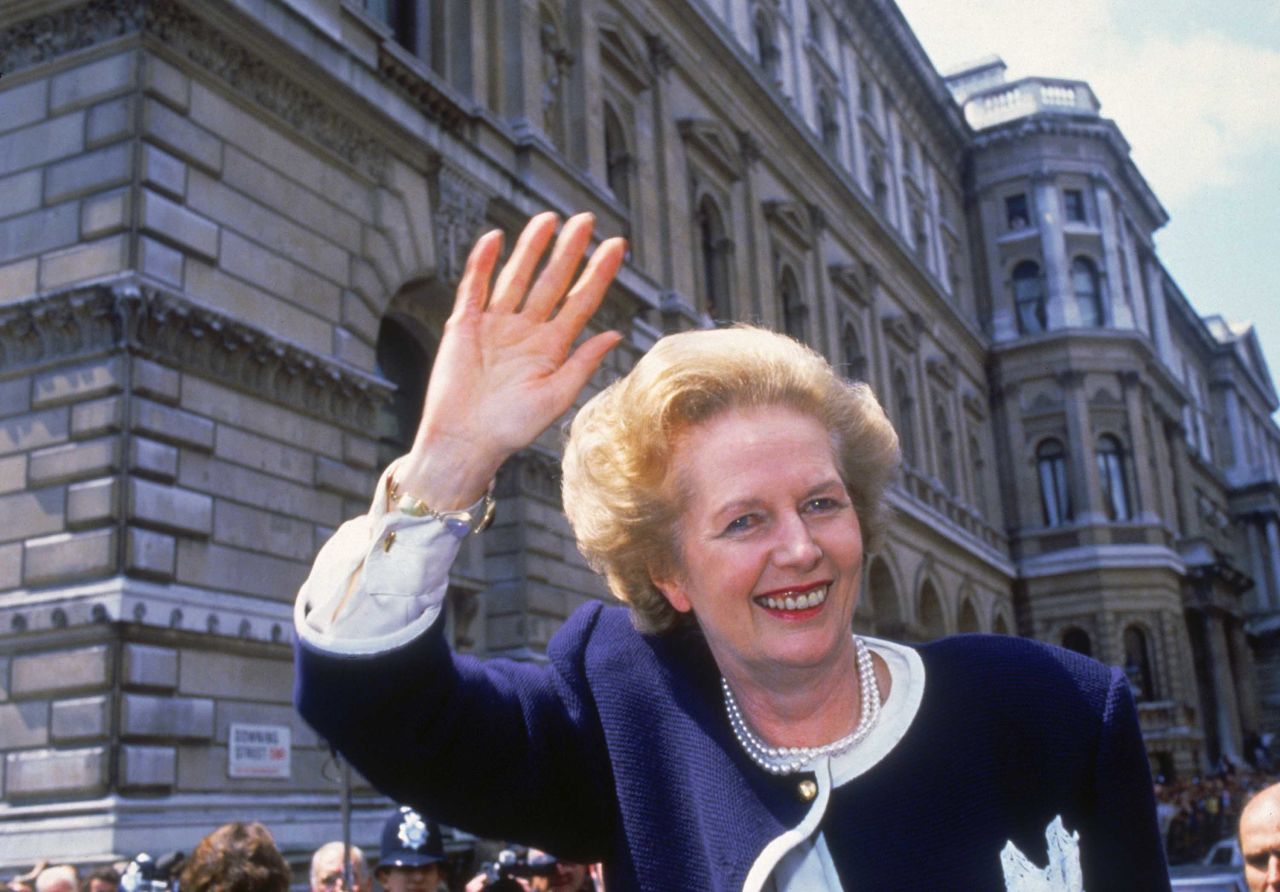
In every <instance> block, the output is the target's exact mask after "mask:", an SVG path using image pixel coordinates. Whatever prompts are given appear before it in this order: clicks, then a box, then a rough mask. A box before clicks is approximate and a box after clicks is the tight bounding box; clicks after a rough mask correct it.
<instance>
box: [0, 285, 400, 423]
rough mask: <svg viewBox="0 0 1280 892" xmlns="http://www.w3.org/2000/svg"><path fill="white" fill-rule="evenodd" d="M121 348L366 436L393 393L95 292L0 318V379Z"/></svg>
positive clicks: (245, 333) (121, 295)
mask: <svg viewBox="0 0 1280 892" xmlns="http://www.w3.org/2000/svg"><path fill="white" fill-rule="evenodd" d="M104 350H127V351H128V352H130V353H134V354H137V355H141V356H146V357H148V358H151V359H155V360H157V361H159V362H161V363H163V364H165V365H169V366H173V367H175V368H178V369H181V370H183V371H185V372H191V373H194V374H197V375H202V376H205V377H208V378H211V379H214V380H218V381H221V382H224V383H226V384H228V385H231V386H233V387H236V388H238V389H242V390H248V391H250V392H252V393H255V394H258V395H260V396H262V397H264V398H266V399H270V400H272V401H274V402H277V403H281V404H283V405H287V406H289V407H290V408H293V409H297V410H300V411H304V412H307V413H308V414H311V415H314V416H318V417H320V418H323V419H325V420H326V421H330V422H332V423H335V424H339V425H341V426H343V427H347V428H358V429H364V430H368V429H369V427H370V426H371V425H372V424H373V420H374V413H375V411H376V409H377V406H378V404H379V403H380V402H382V401H384V400H386V399H388V398H389V396H390V393H391V387H390V386H389V385H388V384H387V383H386V382H384V381H382V380H381V379H379V378H377V377H375V376H373V375H370V374H367V373H365V372H362V371H360V370H358V369H354V368H351V367H349V366H345V365H342V364H340V363H337V362H334V361H333V360H331V359H329V358H327V357H322V356H317V355H315V354H313V353H310V352H309V351H307V350H304V349H302V348H301V347H298V346H296V345H294V344H290V343H288V342H285V341H281V340H279V339H277V338H274V337H272V336H270V335H267V334H265V333H263V332H261V331H258V330H257V329H255V328H253V327H251V326H249V325H247V324H245V323H243V322H240V321H238V320H236V319H233V318H231V317H229V316H225V315H223V314H221V313H219V312H217V311H215V310H212V309H209V308H207V307H202V306H199V305H197V304H193V303H191V302H189V301H187V300H185V299H184V298H181V297H178V296H177V295H174V294H170V293H167V292H163V291H159V290H157V289H154V288H147V287H138V286H136V285H133V284H120V285H115V286H105V285H99V286H94V287H91V288H87V289H77V290H73V291H65V292H61V293H58V294H53V295H48V296H42V297H38V298H33V299H31V300H27V301H23V302H21V303H17V304H12V305H10V306H8V307H5V308H4V309H3V310H0V374H9V373H12V372H14V371H20V370H25V369H28V368H31V367H36V366H41V365H46V364H50V363H54V362H59V361H62V360H65V359H68V358H72V357H76V356H81V355H84V354H87V353H93V352H99V351H104Z"/></svg>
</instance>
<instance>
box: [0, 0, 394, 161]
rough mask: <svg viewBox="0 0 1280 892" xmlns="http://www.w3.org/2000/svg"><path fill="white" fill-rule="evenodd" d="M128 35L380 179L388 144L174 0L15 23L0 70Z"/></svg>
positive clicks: (103, 5) (0, 40)
mask: <svg viewBox="0 0 1280 892" xmlns="http://www.w3.org/2000/svg"><path fill="white" fill-rule="evenodd" d="M196 8H199V7H196ZM130 34H141V35H144V36H150V37H153V38H155V39H157V40H158V41H160V42H161V43H163V44H164V45H165V47H166V48H168V49H169V50H170V51H171V52H175V53H178V54H179V55H181V56H183V57H185V58H186V59H188V60H190V61H191V62H193V63H195V64H196V65H198V66H200V67H201V68H203V69H204V70H205V71H207V72H209V73H210V74H212V75H214V76H215V77H218V78H219V79H221V80H222V81H224V82H225V83H226V84H228V85H229V86H230V87H231V88H232V89H233V90H235V91H236V92H237V93H239V94H240V95H241V96H243V97H244V98H246V99H248V100H250V101H251V102H253V103H254V104H256V105H258V106H259V107H261V108H263V109H265V110H266V111H268V112H270V113H272V114H274V115H276V116H278V117H279V118H281V119H283V120H284V121H286V122H288V123H289V124H290V125H291V126H292V127H293V128H295V130H296V131H297V132H298V133H300V134H302V135H303V136H305V137H306V138H308V139H311V140H312V141H314V142H316V143H317V144H319V145H320V146H323V147H324V148H325V149H327V150H329V151H331V152H333V153H334V154H335V155H337V156H338V157H340V158H342V159H343V160H344V161H346V162H347V163H348V164H350V165H352V166H353V167H355V168H356V169H357V170H359V171H361V172H362V173H364V174H365V175H366V176H368V177H370V178H371V179H373V180H381V179H382V178H383V174H384V173H385V170H386V165H387V156H388V153H387V149H386V147H385V146H384V145H383V144H382V143H381V142H379V141H378V140H377V139H375V138H374V137H373V136H371V135H370V134H369V132H368V128H366V127H362V126H360V125H359V124H357V123H356V122H355V121H354V120H352V119H351V118H350V117H348V116H347V115H345V114H343V113H342V112H341V111H339V106H337V105H334V104H332V103H330V102H328V101H326V100H324V99H322V98H321V97H320V95H319V94H317V93H316V92H315V91H313V90H311V89H309V88H307V87H305V86H303V85H302V84H301V83H300V82H298V81H296V80H294V79H292V78H290V77H288V76H286V75H285V74H284V73H283V72H282V71H281V70H280V69H279V68H277V67H276V66H274V65H272V64H271V63H269V62H267V61H266V60H264V59H262V58H260V57H259V56H257V55H256V54H254V53H252V52H250V51H249V50H248V49H246V48H245V47H244V46H242V45H240V44H239V43H237V42H235V41H233V40H231V39H230V38H229V37H227V36H226V35H225V34H224V33H222V31H220V30H218V29H216V28H214V27H213V26H212V25H210V24H209V23H207V22H205V21H204V20H202V19H200V18H198V17H197V16H196V15H195V14H194V13H192V12H191V11H190V10H189V9H188V8H187V7H186V6H185V5H184V4H182V3H180V2H178V0H90V2H88V3H84V4H82V5H78V6H69V7H65V8H63V9H60V10H58V11H57V12H53V13H49V14H47V15H41V16H36V17H35V18H31V19H28V20H26V21H23V22H19V23H17V24H15V25H12V26H10V27H8V28H6V29H4V30H3V31H0V72H3V73H4V74H12V73H13V72H16V71H19V70H21V69H24V68H28V67H31V66H33V65H39V64H41V63H43V62H47V61H49V60H51V59H55V58H57V57H59V56H61V55H64V54H66V53H69V52H72V51H75V50H80V49H85V48H88V47H91V46H95V45H97V44H101V43H107V42H109V41H112V40H115V39H117V38H120V37H124V36H126V35H130Z"/></svg>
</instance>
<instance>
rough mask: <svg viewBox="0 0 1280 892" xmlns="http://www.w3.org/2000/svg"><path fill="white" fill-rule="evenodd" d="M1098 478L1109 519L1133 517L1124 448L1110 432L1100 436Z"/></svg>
mask: <svg viewBox="0 0 1280 892" xmlns="http://www.w3.org/2000/svg"><path fill="white" fill-rule="evenodd" d="M1097 458H1098V478H1099V480H1100V481H1101V482H1102V502H1103V506H1104V507H1105V508H1106V511H1107V519H1108V520H1129V519H1130V518H1132V517H1133V508H1132V500H1131V499H1130V498H1129V477H1128V475H1127V474H1126V473H1125V460H1124V449H1123V447H1122V446H1121V445H1120V441H1119V440H1117V439H1116V438H1115V437H1113V436H1111V435H1110V434H1103V435H1102V436H1100V437H1098V452H1097Z"/></svg>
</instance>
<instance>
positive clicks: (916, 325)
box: [880, 311, 925, 352]
mask: <svg viewBox="0 0 1280 892" xmlns="http://www.w3.org/2000/svg"><path fill="white" fill-rule="evenodd" d="M880 325H881V327H882V328H883V329H884V332H885V334H887V335H889V337H891V338H893V339H894V340H896V341H897V342H898V343H899V344H901V345H902V346H904V347H906V348H907V349H908V350H911V351H913V352H914V351H915V350H916V349H917V348H919V346H920V334H921V333H922V332H923V331H924V328H925V325H924V320H923V319H922V318H921V317H920V314H919V313H916V312H914V311H909V312H906V313H890V314H886V315H885V316H883V317H881V319H880Z"/></svg>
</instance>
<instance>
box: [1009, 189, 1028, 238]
mask: <svg viewBox="0 0 1280 892" xmlns="http://www.w3.org/2000/svg"><path fill="white" fill-rule="evenodd" d="M1004 216H1005V222H1006V223H1007V224H1008V226H1009V228H1010V229H1025V228H1026V227H1028V226H1030V225H1031V215H1030V214H1029V213H1028V211H1027V196H1026V194H1025V193H1022V192H1019V193H1018V194H1017V195H1010V196H1009V197H1008V198H1006V199H1005V200H1004Z"/></svg>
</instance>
